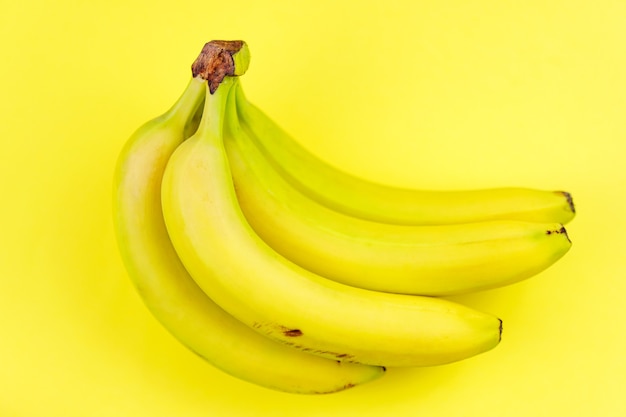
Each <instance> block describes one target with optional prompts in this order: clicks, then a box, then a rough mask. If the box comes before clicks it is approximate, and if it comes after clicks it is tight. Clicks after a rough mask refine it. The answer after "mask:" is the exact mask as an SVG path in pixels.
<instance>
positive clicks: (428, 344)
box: [161, 77, 501, 366]
mask: <svg viewBox="0 0 626 417" xmlns="http://www.w3.org/2000/svg"><path fill="white" fill-rule="evenodd" d="M233 84H234V79H233V77H225V78H224V79H223V81H222V83H221V84H220V85H219V86H218V87H217V89H216V90H214V92H211V91H209V90H207V95H206V100H205V104H204V113H203V116H202V120H201V122H200V126H199V128H198V131H197V132H196V133H195V134H194V135H193V136H192V137H191V138H189V139H188V140H186V141H185V142H183V143H182V144H181V145H180V146H179V147H178V148H177V149H176V151H175V152H174V153H173V155H172V157H171V158H170V159H169V161H168V163H167V167H166V169H165V173H164V175H163V181H162V192H161V199H162V209H163V215H164V218H165V224H166V226H167V230H168V232H169V236H170V238H171V240H172V243H173V244H174V248H175V250H176V252H177V253H178V255H179V257H180V259H181V260H182V262H183V264H184V265H185V268H186V269H187V271H189V273H190V275H191V276H192V277H193V279H194V280H195V281H196V283H197V284H198V285H199V286H200V287H201V288H202V289H203V290H204V292H205V293H206V294H208V295H209V296H210V297H211V298H212V299H213V300H214V301H215V302H216V303H217V304H218V305H220V306H221V307H222V308H224V310H226V311H227V312H229V313H230V314H232V315H233V316H234V317H236V318H238V319H239V320H241V321H242V322H244V323H245V324H247V325H248V326H250V327H251V328H254V329H255V330H256V331H257V332H259V333H260V334H263V335H266V336H268V337H270V338H272V339H274V340H277V341H279V342H281V343H283V344H285V345H288V346H291V347H293V348H295V349H299V350H302V351H305V352H310V353H314V354H316V355H320V356H322V357H327V358H331V359H337V360H340V361H349V362H360V363H365V364H370V365H383V366H429V365H438V364H445V363H449V362H454V361H458V360H462V359H465V358H469V357H471V356H473V355H477V354H480V353H482V352H485V351H487V350H489V349H491V348H493V347H495V346H496V345H497V344H498V342H499V341H500V335H501V321H500V320H499V319H498V318H497V317H494V316H492V315H490V314H486V313H482V312H479V311H476V310H474V309H471V308H469V307H466V306H463V305H460V304H457V303H453V302H451V301H447V300H444V299H440V298H432V297H420V296H410V295H400V294H389V293H382V292H376V291H369V290H364V289H360V288H355V287H351V286H347V285H343V284H340V283H336V282H334V281H331V280H328V279H325V278H323V277H321V276H319V275H316V274H314V273H312V272H310V271H308V270H306V269H303V268H301V267H299V266H297V265H296V264H294V263H292V262H290V261H288V260H287V259H285V258H284V257H282V256H280V255H279V254H278V253H277V252H275V251H274V250H272V249H271V248H270V247H269V246H268V245H267V244H266V243H265V242H264V241H263V240H262V239H261V238H260V237H259V236H258V235H256V234H255V232H254V231H253V229H252V228H251V227H250V225H249V224H248V223H247V221H246V219H245V216H244V214H243V213H242V211H241V208H240V206H239V203H238V200H237V196H236V194H235V188H234V184H233V180H232V176H231V171H230V166H229V163H228V159H227V155H226V151H225V148H224V142H223V139H224V138H223V133H224V130H223V122H224V118H225V112H226V105H227V100H228V95H229V92H230V90H231V87H232V86H233ZM295 349H294V350H295Z"/></svg>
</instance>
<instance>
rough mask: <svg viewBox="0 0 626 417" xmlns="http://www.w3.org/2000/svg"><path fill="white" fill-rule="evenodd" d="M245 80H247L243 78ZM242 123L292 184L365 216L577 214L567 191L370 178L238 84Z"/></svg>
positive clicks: (415, 221)
mask: <svg viewBox="0 0 626 417" xmlns="http://www.w3.org/2000/svg"><path fill="white" fill-rule="evenodd" d="M240 84H241V83H240ZM238 90H239V91H238V92H237V107H238V109H239V112H240V117H241V124H242V127H243V129H244V130H245V131H247V132H248V134H249V136H250V137H252V138H253V139H254V140H256V142H257V144H258V145H260V148H261V149H262V150H263V151H264V153H265V155H266V157H267V158H268V159H270V160H271V161H272V162H273V163H274V166H275V167H276V168H277V169H278V170H280V171H281V173H282V175H284V176H285V178H286V179H288V180H289V181H290V182H291V183H292V185H294V186H295V187H297V188H298V189H300V190H301V191H302V192H304V193H305V194H307V195H309V196H310V197H312V198H314V199H317V200H319V201H320V202H321V203H323V204H326V205H328V206H329V207H331V208H333V209H335V210H338V211H343V212H345V213H347V214H350V215H353V216H356V217H361V218H364V219H369V220H374V221H380V222H386V223H394V224H410V225H434V224H449V223H469V222H476V221H485V220H499V219H506V220H520V221H530V222H540V223H563V224H566V223H567V222H569V221H570V220H571V219H572V218H573V217H574V214H575V211H574V204H573V200H572V196H571V195H570V194H569V193H567V192H564V191H544V190H536V189H529V188H513V187H511V188H497V189H482V190H471V191H430V190H417V189H404V188H396V187H391V186H387V185H383V184H379V183H374V182H369V181H366V180H364V179H361V178H359V177H356V176H354V175H351V174H349V173H346V172H344V171H342V170H340V169H337V168H335V167H334V166H332V165H330V164H328V163H326V162H325V161H323V160H321V159H320V158H318V157H317V156H315V155H314V154H312V153H311V152H309V151H308V150H307V149H305V148H304V147H303V146H301V145H300V144H299V143H298V142H297V141H296V140H294V139H293V138H292V137H291V136H289V135H288V134H287V133H286V132H285V131H284V130H283V129H281V128H280V127H279V126H278V125H276V123H274V121H273V120H272V119H270V118H269V117H268V116H267V115H266V114H265V113H263V112H262V111H261V110H260V109H259V108H257V107H256V106H254V105H253V104H251V103H250V102H249V101H248V100H247V99H246V98H245V96H244V94H243V90H242V87H241V85H239V86H238Z"/></svg>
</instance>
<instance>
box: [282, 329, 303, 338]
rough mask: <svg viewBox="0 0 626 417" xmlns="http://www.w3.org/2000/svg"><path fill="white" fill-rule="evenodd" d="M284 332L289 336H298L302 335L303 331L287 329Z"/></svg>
mask: <svg viewBox="0 0 626 417" xmlns="http://www.w3.org/2000/svg"><path fill="white" fill-rule="evenodd" d="M283 334H284V335H285V336H287V337H298V336H302V331H301V330H300V329H287V330H284V331H283Z"/></svg>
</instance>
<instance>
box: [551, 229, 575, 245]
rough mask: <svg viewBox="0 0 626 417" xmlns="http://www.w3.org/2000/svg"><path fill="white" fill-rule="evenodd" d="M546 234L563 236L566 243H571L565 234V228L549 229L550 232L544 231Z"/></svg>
mask: <svg viewBox="0 0 626 417" xmlns="http://www.w3.org/2000/svg"><path fill="white" fill-rule="evenodd" d="M546 234H547V235H555V234H556V235H565V238H566V239H567V241H568V242H570V243H571V242H572V241H571V240H570V238H569V235H568V234H567V230H566V229H565V226H563V225H561V227H560V228H559V229H551V230H546Z"/></svg>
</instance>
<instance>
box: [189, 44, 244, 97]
mask: <svg viewBox="0 0 626 417" xmlns="http://www.w3.org/2000/svg"><path fill="white" fill-rule="evenodd" d="M249 64H250V50H249V49H248V45H247V44H246V43H245V42H244V41H217V40H213V41H211V42H207V43H206V44H205V45H204V47H203V48H202V51H200V55H198V58H196V60H195V61H194V63H193V64H192V65H191V71H192V73H193V76H194V77H196V76H201V77H202V78H203V79H205V80H206V81H207V82H208V84H209V91H210V93H211V94H213V93H215V91H216V90H217V87H218V86H219V85H220V84H221V83H222V81H223V80H224V78H225V77H228V76H231V77H232V76H239V75H243V74H244V73H245V72H246V71H247V70H248V65H249Z"/></svg>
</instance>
